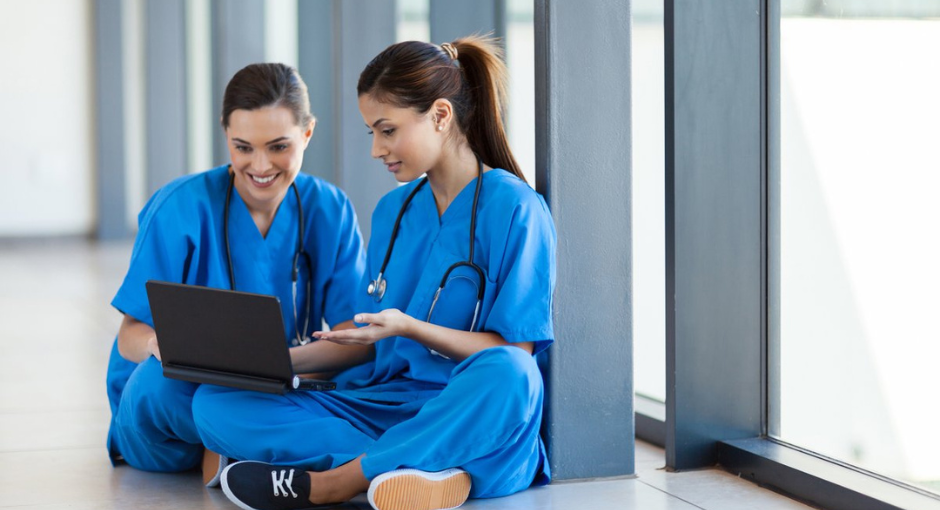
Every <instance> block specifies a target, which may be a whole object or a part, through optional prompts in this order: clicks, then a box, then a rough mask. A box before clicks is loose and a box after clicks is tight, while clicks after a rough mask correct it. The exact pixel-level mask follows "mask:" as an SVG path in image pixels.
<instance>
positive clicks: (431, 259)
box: [336, 169, 556, 402]
mask: <svg viewBox="0 0 940 510" xmlns="http://www.w3.org/2000/svg"><path fill="white" fill-rule="evenodd" d="M417 184H418V181H415V182H412V183H410V184H408V185H405V186H401V187H399V188H397V189H395V190H394V191H392V192H390V193H388V194H387V195H385V196H384V197H383V198H382V200H381V201H379V203H378V205H377V206H376V208H375V211H374V213H373V215H372V238H371V240H370V242H369V249H368V263H367V272H366V275H365V277H364V278H363V282H362V283H361V284H360V285H359V287H357V288H356V296H357V297H358V298H359V302H358V305H359V308H358V309H359V310H360V311H363V312H371V313H374V312H378V311H381V310H384V309H387V308H398V309H399V310H402V311H403V312H405V313H406V314H408V315H410V316H412V317H415V318H417V319H420V320H426V319H427V318H428V312H429V309H430V307H431V303H432V301H433V299H434V293H435V291H436V290H437V288H438V286H439V285H440V282H441V278H442V277H443V276H444V273H445V272H446V271H447V268H448V267H450V266H451V265H452V264H453V263H455V262H460V261H465V260H467V258H468V256H469V241H470V215H471V210H472V203H473V195H474V191H475V188H476V179H474V180H473V181H471V182H470V183H469V184H467V186H466V187H465V188H464V189H463V190H461V192H460V193H459V194H458V195H457V197H456V198H455V199H454V201H453V202H452V203H451V204H450V206H449V207H448V208H447V210H446V211H444V214H443V215H440V216H439V215H438V212H437V205H436V203H435V201H434V195H433V194H432V192H431V187H430V186H428V185H425V186H423V187H422V188H421V190H419V191H418V193H417V194H416V195H415V197H414V199H413V200H412V202H411V204H410V205H409V206H408V210H407V211H406V212H405V214H404V215H403V217H402V220H401V226H400V228H399V231H398V238H397V240H396V242H395V247H394V250H393V252H392V256H391V259H390V260H389V263H388V267H387V268H386V270H385V274H384V277H385V279H386V281H387V288H386V293H385V297H384V298H383V299H382V301H381V302H378V303H376V302H375V301H374V300H373V299H372V297H371V296H369V295H367V294H366V287H367V286H368V283H369V282H370V281H371V280H372V279H374V278H375V277H376V276H377V275H378V271H379V268H380V267H381V264H382V260H383V259H384V257H385V252H386V249H387V248H388V243H389V239H390V237H391V233H392V228H393V226H394V223H395V218H396V217H397V215H398V212H399V210H400V209H401V206H402V203H404V201H405V198H406V197H407V196H408V195H409V194H410V193H411V191H412V190H413V189H414V187H415V186H417ZM477 208H478V211H477V219H476V236H475V239H474V256H473V257H474V262H475V263H476V264H477V265H478V266H480V267H481V268H482V269H483V271H484V273H485V274H486V292H485V295H484V297H483V303H482V307H481V310H480V316H479V318H478V319H477V326H476V328H475V330H476V331H491V332H494V333H499V334H500V335H501V336H502V337H503V338H504V339H505V340H506V341H508V342H525V341H531V342H535V353H538V352H541V351H543V350H544V349H545V348H547V347H548V346H549V345H550V344H551V343H552V341H553V340H554V331H553V328H552V314H551V310H552V293H553V291H554V288H555V245H556V234H555V226H554V223H553V222H552V217H551V214H550V212H549V210H548V207H547V205H546V204H545V200H544V199H543V198H542V197H541V195H539V194H538V193H536V192H535V191H534V190H533V189H532V188H530V187H529V186H528V185H527V184H526V183H525V182H523V181H522V180H521V179H519V178H518V177H516V176H514V175H512V174H511V173H509V172H507V171H506V170H502V169H493V170H490V171H489V172H486V173H484V174H483V184H482V188H481V190H480V198H479V203H478V206H477ZM476 280H478V278H477V276H476V273H475V272H473V270H472V269H469V268H466V267H464V268H460V269H458V270H455V271H454V272H453V273H451V276H450V278H449V281H448V283H447V285H446V286H445V288H444V290H443V292H442V293H441V296H440V298H439V299H438V302H437V304H436V305H435V307H434V311H433V316H431V318H430V321H431V322H432V323H434V324H439V325H442V326H447V327H450V328H454V329H460V330H468V329H469V327H470V324H471V322H472V319H473V312H474V307H475V305H476V300H477V286H476V283H475V282H476ZM375 348H376V358H375V361H373V362H370V363H367V364H365V365H362V366H359V367H355V368H352V369H350V370H347V371H346V372H344V373H342V374H340V375H339V376H337V378H336V380H337V382H339V383H340V384H341V385H342V386H341V388H343V391H346V392H348V393H352V394H354V395H356V396H359V397H361V398H367V399H371V400H378V401H384V402H408V401H413V400H421V399H425V398H431V397H433V396H435V395H436V394H438V393H439V392H440V390H441V388H443V386H444V385H446V384H447V382H448V381H449V379H450V375H451V372H452V371H453V369H454V367H456V363H455V362H454V361H452V360H450V359H446V358H443V357H441V356H437V355H434V354H432V353H431V352H430V351H429V350H428V349H427V348H426V347H424V346H423V345H421V344H420V343H418V342H415V341H414V340H411V339H408V338H404V337H392V338H386V339H383V340H380V341H379V342H377V343H376V344H375Z"/></svg>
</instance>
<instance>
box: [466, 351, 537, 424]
mask: <svg viewBox="0 0 940 510" xmlns="http://www.w3.org/2000/svg"><path fill="white" fill-rule="evenodd" d="M477 356H478V357H477V358H476V359H475V360H473V363H472V365H475V366H473V367H472V369H475V370H478V371H479V373H480V377H479V379H478V382H479V383H481V384H482V385H483V389H486V390H489V391H488V393H490V394H491V395H492V397H491V398H496V399H504V400H506V403H507V404H509V405H512V404H516V405H517V406H519V407H520V409H525V410H526V414H531V413H535V412H540V409H541V405H542V394H543V387H542V374H541V372H539V367H538V364H537V363H536V361H535V357H534V356H532V355H531V354H529V353H528V352H526V351H524V350H522V349H520V348H518V347H513V346H505V347H493V348H490V349H486V350H484V351H481V352H480V353H478V355H477Z"/></svg>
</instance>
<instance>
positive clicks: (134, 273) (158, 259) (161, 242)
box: [111, 191, 193, 327]
mask: <svg viewBox="0 0 940 510" xmlns="http://www.w3.org/2000/svg"><path fill="white" fill-rule="evenodd" d="M165 199H166V197H165V196H164V191H161V192H157V193H156V194H155V195H154V196H153V197H152V198H151V199H150V201H149V202H147V204H146V205H145V206H144V208H143V210H141V212H140V215H139V216H138V225H139V229H138V232H137V238H136V239H135V240H134V249H133V251H132V253H131V261H130V266H129V267H128V269H127V275H126V276H125V277H124V282H123V283H122V284H121V287H120V288H119V289H118V292H117V295H115V296H114V299H113V300H111V306H113V307H115V308H117V309H118V310H119V311H120V312H122V313H124V314H127V315H130V316H131V317H133V318H135V319H137V320H139V321H141V322H144V323H146V324H148V325H150V326H151V327H153V317H152V315H151V313H150V301H149V300H148V299H147V289H146V286H145V284H146V283H147V281H148V280H162V281H169V282H183V281H185V278H186V274H185V271H186V263H187V260H188V259H189V258H190V257H191V253H192V249H191V246H192V243H190V242H189V240H188V239H189V238H190V236H189V235H188V234H187V232H186V231H185V229H186V228H187V227H186V225H188V224H191V223H192V222H193V219H192V218H191V217H190V218H188V219H187V218H186V216H187V215H186V213H185V212H184V211H180V210H174V208H173V207H169V206H168V204H166V201H165Z"/></svg>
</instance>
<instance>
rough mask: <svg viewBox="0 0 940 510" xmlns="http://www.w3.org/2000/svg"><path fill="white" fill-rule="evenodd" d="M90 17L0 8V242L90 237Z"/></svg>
mask: <svg viewBox="0 0 940 510" xmlns="http://www.w3.org/2000/svg"><path fill="white" fill-rule="evenodd" d="M92 13H93V11H92V3H91V1H88V0H85V1H76V0H30V1H29V2H12V1H4V2H0V69H2V72H0V155H2V157H0V237H7V236H9V237H20V236H37V235H70V234H85V233H89V232H91V230H92V225H93V221H94V205H93V204H94V195H93V193H94V187H93V182H94V180H93V173H94V172H93V168H94V160H95V155H94V140H95V138H94V136H95V133H94V109H93V97H94V94H93V88H92V86H93V78H94V68H93V65H94V62H93V60H92V26H93V18H92Z"/></svg>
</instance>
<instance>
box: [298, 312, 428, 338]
mask: <svg viewBox="0 0 940 510" xmlns="http://www.w3.org/2000/svg"><path fill="white" fill-rule="evenodd" d="M353 320H355V321H356V322H358V323H366V324H368V325H367V326H363V327H361V328H353V329H342V330H336V331H317V332H314V333H313V336H314V338H316V339H318V340H328V341H330V342H335V343H338V344H346V345H372V344H374V343H375V342H378V341H379V340H381V339H383V338H388V337H390V336H407V335H408V331H409V329H408V328H409V325H410V324H411V322H412V321H414V319H413V318H412V317H410V316H409V315H406V314H404V313H402V312H401V310H398V309H395V308H389V309H387V310H382V311H381V312H379V313H359V314H356V317H355V318H354V319H353Z"/></svg>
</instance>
